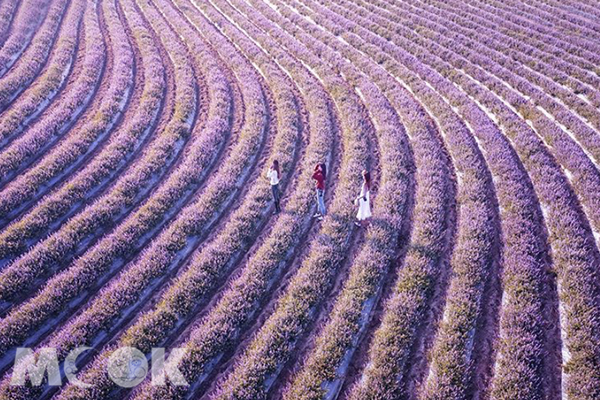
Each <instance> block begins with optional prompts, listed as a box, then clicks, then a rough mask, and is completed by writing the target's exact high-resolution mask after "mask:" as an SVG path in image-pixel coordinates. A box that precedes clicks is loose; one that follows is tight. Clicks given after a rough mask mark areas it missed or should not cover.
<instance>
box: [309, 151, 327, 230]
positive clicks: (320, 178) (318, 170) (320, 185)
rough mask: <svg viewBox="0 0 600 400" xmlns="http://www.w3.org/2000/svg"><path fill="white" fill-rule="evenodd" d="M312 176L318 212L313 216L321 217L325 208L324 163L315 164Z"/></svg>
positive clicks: (325, 174) (325, 170) (325, 173)
mask: <svg viewBox="0 0 600 400" xmlns="http://www.w3.org/2000/svg"><path fill="white" fill-rule="evenodd" d="M312 178H313V179H314V180H315V181H316V187H317V209H318V212H317V213H316V214H315V215H314V218H319V219H320V220H321V219H323V217H324V216H325V214H326V212H327V210H326V209H325V179H327V167H325V164H324V163H321V164H317V165H316V166H315V171H314V173H313V175H312Z"/></svg>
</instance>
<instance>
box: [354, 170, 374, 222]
mask: <svg viewBox="0 0 600 400" xmlns="http://www.w3.org/2000/svg"><path fill="white" fill-rule="evenodd" d="M362 177H363V184H362V187H361V190H360V195H359V196H358V197H357V198H356V199H354V204H355V205H357V206H358V213H357V214H356V219H357V221H356V222H355V224H356V225H358V226H362V225H363V222H364V221H366V220H368V219H369V218H371V174H370V173H369V171H367V170H364V171H363V172H362Z"/></svg>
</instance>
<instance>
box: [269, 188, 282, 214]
mask: <svg viewBox="0 0 600 400" xmlns="http://www.w3.org/2000/svg"><path fill="white" fill-rule="evenodd" d="M271 191H272V192H273V202H274V203H275V211H277V212H280V211H281V207H280V206H279V185H271Z"/></svg>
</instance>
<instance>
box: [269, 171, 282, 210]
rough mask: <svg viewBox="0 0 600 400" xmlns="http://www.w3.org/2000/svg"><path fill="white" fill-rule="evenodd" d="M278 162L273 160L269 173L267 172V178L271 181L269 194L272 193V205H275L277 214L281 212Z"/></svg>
mask: <svg viewBox="0 0 600 400" xmlns="http://www.w3.org/2000/svg"><path fill="white" fill-rule="evenodd" d="M279 175H280V174H279V161H277V160H273V164H272V165H271V168H269V172H267V178H269V180H270V181H271V192H272V193H273V203H275V213H276V214H278V213H279V212H280V211H281V207H280V206H279Z"/></svg>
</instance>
